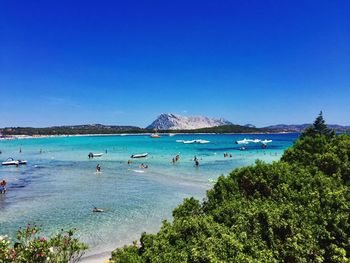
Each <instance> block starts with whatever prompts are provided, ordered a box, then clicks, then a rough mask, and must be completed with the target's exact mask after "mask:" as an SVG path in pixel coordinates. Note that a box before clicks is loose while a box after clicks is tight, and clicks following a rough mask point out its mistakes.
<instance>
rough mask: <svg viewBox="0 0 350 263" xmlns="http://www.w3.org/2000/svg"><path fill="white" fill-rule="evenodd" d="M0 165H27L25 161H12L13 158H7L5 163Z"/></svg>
mask: <svg viewBox="0 0 350 263" xmlns="http://www.w3.org/2000/svg"><path fill="white" fill-rule="evenodd" d="M1 164H2V165H21V164H27V161H25V160H14V159H13V158H11V157H10V158H7V160H6V161H5V162H2V163H1Z"/></svg>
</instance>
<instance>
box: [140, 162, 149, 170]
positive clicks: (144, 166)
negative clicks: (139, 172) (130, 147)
mask: <svg viewBox="0 0 350 263" xmlns="http://www.w3.org/2000/svg"><path fill="white" fill-rule="evenodd" d="M139 167H140V168H141V169H147V168H148V165H147V164H143V163H141V165H140V166H139Z"/></svg>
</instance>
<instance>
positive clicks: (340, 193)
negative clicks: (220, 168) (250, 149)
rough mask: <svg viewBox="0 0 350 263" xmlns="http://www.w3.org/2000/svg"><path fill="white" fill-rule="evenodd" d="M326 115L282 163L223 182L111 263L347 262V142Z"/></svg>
mask: <svg viewBox="0 0 350 263" xmlns="http://www.w3.org/2000/svg"><path fill="white" fill-rule="evenodd" d="M323 124H324V121H323V118H322V114H320V116H319V117H318V118H317V120H316V121H315V123H314V125H313V126H312V127H310V128H309V129H308V130H307V131H306V132H305V133H304V134H303V135H302V136H301V138H300V139H299V140H298V141H297V142H296V143H295V145H294V146H293V147H292V148H290V149H288V150H287V151H286V152H285V154H284V155H283V157H282V159H281V161H278V162H274V163H272V164H266V163H264V162H261V161H257V162H256V164H255V165H254V166H248V167H244V168H239V169H236V170H234V171H232V172H231V173H230V175H229V176H227V177H224V176H221V177H219V179H218V181H217V183H216V184H215V185H214V187H213V188H212V189H211V190H209V191H208V192H207V197H206V198H205V200H204V201H203V202H202V203H201V202H199V201H198V200H196V199H194V198H190V199H185V200H184V202H183V204H181V205H180V206H179V207H178V208H176V209H175V210H174V212H173V222H172V223H170V222H168V221H164V222H163V225H162V227H161V229H160V231H159V232H158V233H157V234H146V233H143V234H142V236H141V239H140V242H139V243H137V242H134V244H133V245H132V246H125V247H124V248H119V249H116V250H115V251H113V252H112V259H113V261H114V262H135V263H136V262H331V263H336V262H337V263H340V262H343V263H345V262H350V186H349V174H350V136H348V135H341V136H335V134H334V133H333V132H332V131H331V130H329V129H328V128H327V127H324V125H323Z"/></svg>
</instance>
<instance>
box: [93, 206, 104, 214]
mask: <svg viewBox="0 0 350 263" xmlns="http://www.w3.org/2000/svg"><path fill="white" fill-rule="evenodd" d="M92 212H94V213H102V212H104V210H103V209H102V208H97V207H96V206H95V207H94V209H92Z"/></svg>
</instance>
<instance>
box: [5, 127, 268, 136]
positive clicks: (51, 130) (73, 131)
mask: <svg viewBox="0 0 350 263" xmlns="http://www.w3.org/2000/svg"><path fill="white" fill-rule="evenodd" d="M154 132H155V131H154V130H151V129H143V128H139V127H134V126H104V125H79V126H60V127H48V128H32V127H11V128H3V129H0V133H2V135H3V136H11V135H28V136H35V135H79V134H124V133H125V134H132V133H134V134H138V133H154ZM157 132H158V133H259V132H261V133H264V132H269V130H268V129H259V128H253V127H246V126H240V125H225V126H217V127H211V128H201V129H194V130H162V131H157Z"/></svg>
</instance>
